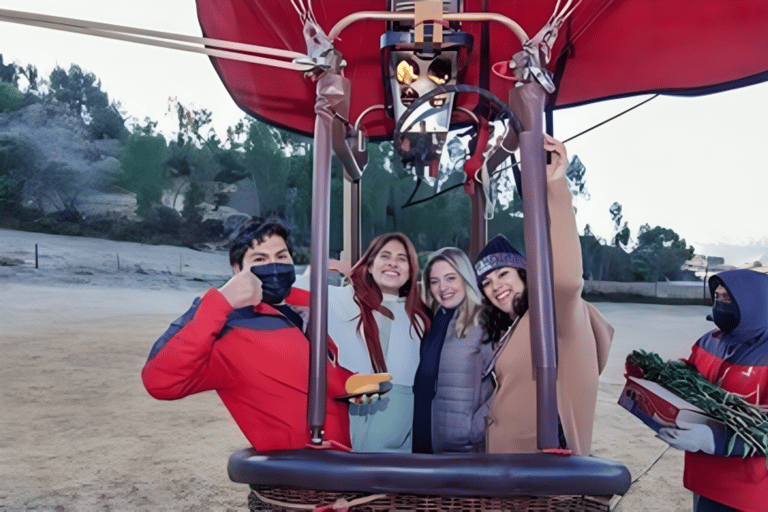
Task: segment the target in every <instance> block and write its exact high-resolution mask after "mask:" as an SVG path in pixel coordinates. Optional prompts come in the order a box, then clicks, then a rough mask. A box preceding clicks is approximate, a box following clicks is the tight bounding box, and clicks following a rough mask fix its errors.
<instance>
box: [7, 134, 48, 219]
mask: <svg viewBox="0 0 768 512" xmlns="http://www.w3.org/2000/svg"><path fill="white" fill-rule="evenodd" d="M38 155H39V149H38V147H37V145H36V144H35V143H34V142H33V141H32V140H31V139H29V138H27V137H23V136H22V137H13V136H10V135H0V207H3V208H9V207H13V206H16V205H18V204H19V203H20V202H21V198H22V192H23V189H24V186H25V184H32V183H33V182H34V181H35V180H36V179H37V177H36V176H37V171H38V165H39V157H38Z"/></svg>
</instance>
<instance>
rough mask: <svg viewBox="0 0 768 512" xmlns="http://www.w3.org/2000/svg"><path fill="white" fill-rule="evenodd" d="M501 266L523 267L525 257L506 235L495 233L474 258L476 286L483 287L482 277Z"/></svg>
mask: <svg viewBox="0 0 768 512" xmlns="http://www.w3.org/2000/svg"><path fill="white" fill-rule="evenodd" d="M501 267H514V268H522V269H525V257H524V256H523V255H522V254H520V252H519V251H518V250H517V249H515V248H514V247H513V246H512V242H510V241H509V240H508V239H507V237H505V236H504V235H496V236H495V237H494V238H493V239H492V240H491V241H490V242H488V244H487V245H486V246H485V247H483V250H482V251H480V254H478V255H477V259H476V260H475V275H476V276H477V287H478V288H480V289H481V290H482V289H483V285H482V283H483V279H484V278H485V276H487V275H488V273H489V272H491V271H492V270H496V269H497V268H501Z"/></svg>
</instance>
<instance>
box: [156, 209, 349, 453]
mask: <svg viewBox="0 0 768 512" xmlns="http://www.w3.org/2000/svg"><path fill="white" fill-rule="evenodd" d="M288 234H289V232H288V230H287V228H285V226H283V225H282V223H280V222H279V221H277V220H276V219H268V220H267V221H265V222H263V223H259V222H256V221H249V222H246V223H245V224H243V225H242V226H241V227H240V228H239V229H238V231H237V233H236V234H235V236H234V238H233V240H232V243H231V245H230V252H229V259H230V264H231V266H232V272H233V273H234V275H233V276H232V278H231V279H230V280H229V281H227V283H226V284H224V285H223V286H222V287H221V288H219V289H215V288H211V289H210V290H208V291H207V292H206V293H205V294H204V295H203V296H202V297H198V298H197V299H195V301H194V302H193V304H192V307H191V308H190V309H189V311H187V312H186V313H185V314H184V315H182V316H181V317H180V318H179V319H177V320H176V321H175V322H173V323H172V324H171V326H170V327H169V328H168V330H167V331H166V332H165V334H163V335H162V336H161V337H160V339H158V340H157V342H156V343H155V345H154V346H153V347H152V350H151V352H150V354H149V359H148V360H147V362H146V364H145V365H144V369H143V370H142V373H141V377H142V380H143V382H144V386H145V387H146V389H147V391H149V394H150V395H152V396H153V397H155V398H157V399H160V400H176V399H179V398H184V397H185V396H188V395H191V394H194V393H200V392H201V391H207V390H215V391H216V392H217V393H218V394H219V396H220V397H221V400H222V402H224V405H225V406H226V407H227V409H228V410H229V412H230V414H232V417H233V418H234V420H235V421H236V422H237V424H238V426H239V427H240V430H242V432H243V434H245V437H246V438H247V439H248V441H250V443H251V444H252V445H253V447H254V448H256V449H257V450H260V451H268V450H288V449H298V448H303V447H305V446H306V445H307V444H308V443H309V441H310V432H309V423H308V419H307V393H308V383H309V341H308V340H307V338H306V337H305V335H304V332H303V331H304V328H305V326H306V324H307V317H308V312H309V293H308V292H306V291H305V290H300V289H297V288H293V287H292V285H293V283H294V281H295V279H296V276H295V273H294V267H293V258H292V257H291V252H290V248H289V247H288V243H287V239H288ZM337 361H338V358H337V349H336V345H335V344H334V343H333V342H332V341H331V340H330V339H329V340H328V360H327V377H328V386H327V399H326V419H325V425H324V426H323V429H324V431H325V436H324V439H325V440H326V441H330V443H331V446H332V447H336V448H339V449H347V450H348V449H349V448H348V447H349V446H350V439H349V413H348V406H347V404H346V403H342V402H339V401H336V400H333V397H338V396H342V395H344V394H346V390H345V382H346V380H347V378H348V377H349V376H350V375H351V372H349V371H348V370H346V369H345V368H343V367H341V366H339V365H338V363H337Z"/></svg>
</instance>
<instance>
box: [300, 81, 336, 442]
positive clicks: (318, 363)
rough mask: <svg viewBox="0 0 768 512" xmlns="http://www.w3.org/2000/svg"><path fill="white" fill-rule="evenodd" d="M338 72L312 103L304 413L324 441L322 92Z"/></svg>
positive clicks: (327, 159) (326, 160) (326, 129)
mask: <svg viewBox="0 0 768 512" xmlns="http://www.w3.org/2000/svg"><path fill="white" fill-rule="evenodd" d="M336 77H338V75H335V74H332V73H325V74H323V75H322V76H321V77H320V78H319V80H318V83H317V91H318V97H317V103H316V104H315V113H316V114H317V116H316V117H315V141H314V146H313V152H312V160H313V172H312V245H311V248H310V273H309V289H310V292H311V298H310V303H309V324H308V326H307V337H308V338H309V341H310V360H309V362H310V372H309V397H308V408H307V415H308V419H309V429H310V435H311V441H312V443H314V444H320V443H322V441H323V437H322V436H323V430H322V427H323V424H324V423H325V392H326V360H327V357H328V356H327V354H328V352H327V350H328V349H327V343H326V339H327V333H328V249H329V244H328V228H329V225H330V219H331V209H330V204H331V149H332V148H331V121H332V114H329V112H327V111H326V110H325V108H324V107H326V106H327V102H326V101H325V98H324V97H323V96H322V95H321V91H324V90H325V89H326V87H327V86H328V82H332V81H333V80H335V79H336Z"/></svg>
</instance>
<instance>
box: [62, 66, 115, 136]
mask: <svg viewBox="0 0 768 512" xmlns="http://www.w3.org/2000/svg"><path fill="white" fill-rule="evenodd" d="M50 88H51V95H53V97H54V98H55V99H56V100H57V101H59V102H61V103H64V104H65V105H67V106H68V107H69V108H70V109H71V110H72V112H73V113H75V114H76V115H78V116H81V117H82V118H83V119H84V120H85V121H86V122H89V121H90V120H91V118H92V115H93V111H94V109H99V108H107V107H109V96H107V93H106V92H104V91H102V90H101V81H99V80H98V78H96V75H94V74H93V73H87V72H84V71H83V70H82V69H81V68H80V66H78V65H77V64H72V65H71V66H70V68H69V71H68V72H67V71H64V70H63V69H62V68H60V67H59V66H56V67H55V68H54V69H53V71H51V76H50Z"/></svg>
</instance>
